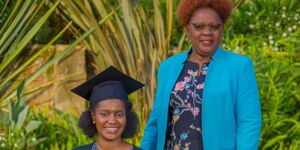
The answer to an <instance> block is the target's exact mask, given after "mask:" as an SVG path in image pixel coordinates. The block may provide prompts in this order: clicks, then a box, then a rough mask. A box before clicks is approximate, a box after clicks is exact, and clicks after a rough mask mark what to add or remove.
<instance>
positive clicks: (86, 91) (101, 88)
mask: <svg viewBox="0 0 300 150" xmlns="http://www.w3.org/2000/svg"><path fill="white" fill-rule="evenodd" d="M143 86H144V84H142V83H141V82H139V81H137V80H135V79H133V78H131V77H129V76H127V75H126V74H124V73H122V72H121V71H119V70H118V69H116V68H115V67H113V66H110V67H108V68H107V69H105V70H104V71H103V72H101V73H99V74H98V75H96V76H94V77H93V78H91V79H89V80H88V81H86V82H84V83H83V84H81V85H79V86H78V87H76V88H74V89H72V90H71V91H72V92H74V93H75V94H77V95H79V96H81V97H83V98H84V99H86V100H88V101H89V102H90V105H91V106H93V105H95V104H96V103H98V102H100V101H103V100H107V99H120V100H124V101H126V102H129V100H128V95H129V94H130V93H132V92H134V91H136V90H138V89H139V88H141V87H143Z"/></svg>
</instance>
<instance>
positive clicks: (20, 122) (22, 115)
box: [16, 106, 29, 130]
mask: <svg viewBox="0 0 300 150" xmlns="http://www.w3.org/2000/svg"><path fill="white" fill-rule="evenodd" d="M28 111H29V108H28V106H25V108H24V109H23V110H22V111H21V112H20V114H19V115H18V121H17V124H16V129H17V130H19V129H21V128H22V126H23V124H24V122H25V120H26V118H27V115H28Z"/></svg>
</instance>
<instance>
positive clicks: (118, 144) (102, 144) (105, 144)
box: [96, 138, 132, 150]
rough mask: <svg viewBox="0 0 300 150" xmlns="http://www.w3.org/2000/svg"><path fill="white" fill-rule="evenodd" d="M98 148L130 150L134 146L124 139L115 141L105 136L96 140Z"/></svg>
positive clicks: (100, 149)
mask: <svg viewBox="0 0 300 150" xmlns="http://www.w3.org/2000/svg"><path fill="white" fill-rule="evenodd" d="M96 144H97V148H98V150H120V149H122V150H123V149H125V150H127V149H128V150H130V149H131V148H132V146H131V144H128V143H127V142H125V141H123V140H122V139H116V140H113V141H108V140H105V139H103V138H98V140H97V141H96Z"/></svg>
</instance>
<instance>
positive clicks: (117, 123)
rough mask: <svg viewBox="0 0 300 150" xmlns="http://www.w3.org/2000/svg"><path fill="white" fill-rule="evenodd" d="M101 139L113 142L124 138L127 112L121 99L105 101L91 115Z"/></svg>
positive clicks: (98, 104) (97, 105)
mask: <svg viewBox="0 0 300 150" xmlns="http://www.w3.org/2000/svg"><path fill="white" fill-rule="evenodd" d="M91 115H92V118H93V120H94V121H95V123H96V128H97V131H98V135H99V136H100V138H102V139H105V140H108V141H113V140H116V139H120V138H122V137H121V135H122V133H123V131H124V129H125V125H126V110H125V105H124V102H123V101H122V100H120V99H110V100H104V101H101V102H99V103H97V104H96V106H95V109H94V111H93V112H92V113H91Z"/></svg>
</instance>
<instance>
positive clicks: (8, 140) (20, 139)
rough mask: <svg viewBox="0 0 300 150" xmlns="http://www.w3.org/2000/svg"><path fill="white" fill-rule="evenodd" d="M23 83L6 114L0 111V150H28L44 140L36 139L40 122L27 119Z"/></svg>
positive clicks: (27, 110) (27, 108) (41, 138)
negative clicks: (36, 131) (1, 131)
mask: <svg viewBox="0 0 300 150" xmlns="http://www.w3.org/2000/svg"><path fill="white" fill-rule="evenodd" d="M23 89H24V83H23V84H21V86H20V87H19V88H18V94H17V97H18V98H17V100H16V101H13V100H10V101H9V109H8V112H6V111H3V110H0V114H1V120H0V129H1V130H4V133H2V134H0V138H1V140H0V148H1V149H7V150H11V149H15V150H18V149H20V150H21V149H29V148H32V147H35V146H37V145H38V144H40V143H41V142H43V141H44V140H45V139H46V136H44V137H40V138H36V133H35V130H36V129H37V128H38V127H40V125H41V121H38V120H31V119H29V117H28V114H29V113H30V109H29V107H28V106H26V103H25V99H24V97H23Z"/></svg>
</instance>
